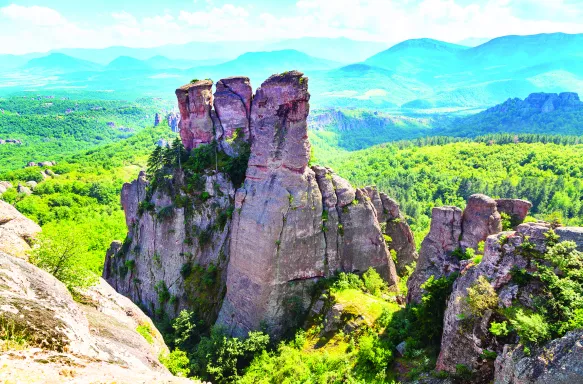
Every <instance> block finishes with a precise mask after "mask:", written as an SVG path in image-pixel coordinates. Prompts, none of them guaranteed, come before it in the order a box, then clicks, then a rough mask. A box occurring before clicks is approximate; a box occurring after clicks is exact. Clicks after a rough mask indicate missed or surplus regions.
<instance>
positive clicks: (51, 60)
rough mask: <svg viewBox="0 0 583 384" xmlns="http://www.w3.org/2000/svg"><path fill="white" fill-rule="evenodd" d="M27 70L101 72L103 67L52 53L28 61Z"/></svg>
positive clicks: (25, 66)
mask: <svg viewBox="0 0 583 384" xmlns="http://www.w3.org/2000/svg"><path fill="white" fill-rule="evenodd" d="M23 68H25V69H36V70H44V71H50V72H57V73H68V72H85V71H99V70H101V69H102V67H101V66H100V65H99V64H96V63H93V62H91V61H86V60H81V59H76V58H74V57H71V56H67V55H64V54H62V53H51V54H50V55H48V56H44V57H39V58H37V59H32V60H30V61H28V62H27V63H26V64H25V65H24V67H23Z"/></svg>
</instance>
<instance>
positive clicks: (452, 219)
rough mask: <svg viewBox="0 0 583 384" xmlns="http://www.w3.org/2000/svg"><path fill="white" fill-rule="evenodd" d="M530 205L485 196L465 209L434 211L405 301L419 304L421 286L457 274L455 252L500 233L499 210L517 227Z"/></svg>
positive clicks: (473, 199) (474, 198)
mask: <svg viewBox="0 0 583 384" xmlns="http://www.w3.org/2000/svg"><path fill="white" fill-rule="evenodd" d="M530 206H531V204H530V203H529V202H527V201H524V200H513V199H501V200H498V201H496V200H493V199H492V198H490V197H488V196H485V195H480V194H477V195H472V196H470V197H469V199H468V203H467V206H466V209H465V210H464V211H463V213H462V211H461V210H460V209H459V208H457V207H440V208H434V209H433V213H432V219H431V228H430V230H429V234H428V235H427V237H426V238H425V239H424V240H423V242H422V243H421V250H420V254H419V261H418V262H417V268H416V269H415V272H414V273H413V274H412V275H411V277H410V278H409V280H408V281H407V287H408V289H409V291H408V294H407V301H408V302H416V303H418V302H419V301H420V300H421V297H422V296H423V290H422V289H421V285H422V284H423V283H425V282H426V281H427V279H429V277H430V276H434V277H435V278H436V279H438V278H440V277H444V276H449V275H450V274H451V273H453V272H459V271H460V267H461V265H462V264H467V262H461V261H460V259H459V257H457V256H456V255H454V251H456V250H457V251H459V252H460V253H463V252H465V251H466V250H467V249H468V248H471V249H473V250H477V246H478V244H479V243H480V242H482V241H485V240H486V238H487V237H488V236H490V235H493V234H496V233H499V232H501V231H502V222H501V216H500V213H499V212H498V210H499V209H500V210H501V211H502V212H505V213H508V214H510V215H511V217H512V218H513V219H514V223H515V224H516V225H517V224H520V223H521V222H522V220H524V218H525V217H526V214H527V212H528V208H530Z"/></svg>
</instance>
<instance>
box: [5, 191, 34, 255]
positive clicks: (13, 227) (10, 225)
mask: <svg viewBox="0 0 583 384" xmlns="http://www.w3.org/2000/svg"><path fill="white" fill-rule="evenodd" d="M40 230H41V229H40V227H39V226H38V225H37V224H36V223H35V222H33V221H32V220H30V219H27V218H26V217H24V216H23V215H22V214H21V213H20V212H18V211H17V210H16V208H14V207H13V206H12V205H10V204H8V203H6V202H4V201H1V200H0V251H1V252H5V253H8V254H10V255H12V256H14V257H19V258H23V259H26V258H27V252H28V251H29V250H30V242H31V240H32V239H33V238H34V236H35V235H36V234H37V233H38V232H40Z"/></svg>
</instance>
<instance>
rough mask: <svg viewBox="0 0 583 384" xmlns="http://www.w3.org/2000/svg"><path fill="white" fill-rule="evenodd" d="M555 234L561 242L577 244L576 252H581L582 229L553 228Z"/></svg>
mask: <svg viewBox="0 0 583 384" xmlns="http://www.w3.org/2000/svg"><path fill="white" fill-rule="evenodd" d="M555 233H556V234H557V235H559V236H560V238H561V241H572V242H574V243H575V244H577V250H578V251H580V252H583V227H559V228H555Z"/></svg>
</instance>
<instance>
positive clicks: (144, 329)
mask: <svg viewBox="0 0 583 384" xmlns="http://www.w3.org/2000/svg"><path fill="white" fill-rule="evenodd" d="M136 332H138V333H139V334H140V335H142V337H143V338H144V339H146V341H147V342H148V344H154V337H153V336H154V332H153V331H152V327H151V326H150V324H148V323H141V324H140V325H138V327H137V328H136Z"/></svg>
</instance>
